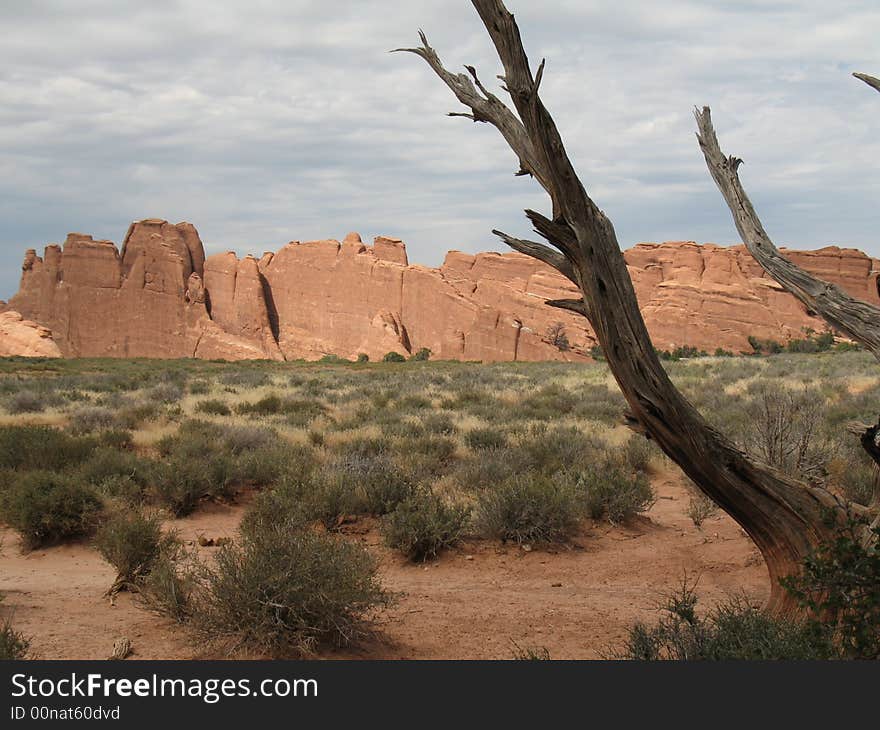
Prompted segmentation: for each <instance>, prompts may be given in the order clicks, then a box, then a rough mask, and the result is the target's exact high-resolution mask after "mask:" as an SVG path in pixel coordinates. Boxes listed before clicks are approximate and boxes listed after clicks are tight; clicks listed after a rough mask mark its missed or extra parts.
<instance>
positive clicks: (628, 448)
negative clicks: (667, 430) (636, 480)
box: [623, 436, 657, 474]
mask: <svg viewBox="0 0 880 730" xmlns="http://www.w3.org/2000/svg"><path fill="white" fill-rule="evenodd" d="M656 453H657V450H656V447H655V446H654V444H653V443H652V442H651V441H649V440H648V439H646V438H644V437H643V436H630V437H629V438H628V439H627V440H626V443H625V444H624V446H623V459H624V461H625V462H626V464H627V466H629V468H630V469H632V470H633V471H638V472H644V473H645V474H647V473H648V472H650V471H651V459H653V458H654V455H655V454H656Z"/></svg>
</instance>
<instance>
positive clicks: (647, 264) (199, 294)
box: [0, 219, 880, 361]
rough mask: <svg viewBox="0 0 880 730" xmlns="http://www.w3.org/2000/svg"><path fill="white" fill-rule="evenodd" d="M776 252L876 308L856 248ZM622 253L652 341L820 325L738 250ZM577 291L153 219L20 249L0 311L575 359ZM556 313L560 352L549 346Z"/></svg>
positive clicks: (522, 265)
mask: <svg viewBox="0 0 880 730" xmlns="http://www.w3.org/2000/svg"><path fill="white" fill-rule="evenodd" d="M788 255H790V256H791V257H792V259H793V260H794V261H795V262H796V263H798V264H799V265H801V266H803V267H804V268H806V269H808V270H810V271H813V272H815V273H817V274H818V275H820V276H822V277H823V278H826V279H828V280H830V281H833V282H834V283H836V284H839V285H840V286H842V287H843V288H844V289H846V290H847V291H849V292H850V293H851V294H853V295H855V296H858V297H860V298H862V299H865V300H867V301H869V302H872V303H875V304H880V297H878V289H877V286H878V282H877V276H878V274H877V270H876V269H877V268H878V267H876V266H875V264H876V263H877V262H876V261H875V260H874V259H871V258H869V257H868V256H865V255H864V254H862V253H861V252H859V251H856V250H855V249H839V248H836V247H830V248H825V249H820V250H818V251H809V252H798V251H790V252H788ZM625 258H626V261H627V265H628V268H629V271H630V275H631V277H632V279H633V283H634V285H635V289H636V294H637V296H638V298H639V302H640V304H641V307H642V311H643V314H644V316H645V321H646V323H647V325H648V329H649V331H650V332H651V335H652V337H653V339H654V344H655V345H656V346H657V347H658V348H660V349H672V348H674V347H677V346H679V345H690V346H694V347H697V348H699V349H704V350H708V351H710V352H711V351H713V350H714V349H715V348H717V347H723V348H724V349H727V350H732V351H734V352H739V351H747V350H749V349H750V348H749V345H748V340H747V338H748V337H749V335H754V336H756V337H758V338H759V339H776V340H779V341H783V342H784V341H785V340H787V339H789V338H790V337H794V336H800V335H801V333H802V330H803V328H805V327H811V328H813V329H815V330H822V329H824V323H823V322H822V321H821V320H819V319H817V318H815V317H812V316H810V315H809V314H808V313H807V312H806V311H805V310H804V307H803V306H802V305H801V304H800V303H799V302H798V301H797V300H796V299H794V297H792V296H790V295H789V294H787V293H786V292H784V291H783V290H782V289H781V288H780V287H779V286H778V285H777V284H776V283H775V282H773V281H772V280H770V279H769V278H768V277H767V276H766V275H765V274H764V272H763V271H762V270H761V268H760V267H759V266H758V265H757V264H756V263H755V262H754V261H753V259H752V258H751V256H749V254H748V252H747V251H746V250H745V249H744V248H743V247H742V246H735V247H731V248H724V247H720V246H715V245H712V244H706V245H702V246H701V245H697V244H696V243H693V242H672V243H664V244H650V243H645V244H639V245H637V246H635V247H634V248H632V249H630V250H628V251H626V252H625ZM574 297H577V291H576V289H575V287H574V286H573V285H572V284H571V283H570V282H568V281H567V280H566V279H565V278H563V277H562V276H560V275H559V274H557V273H556V272H555V271H553V270H551V269H549V268H548V267H546V266H545V265H543V264H541V263H539V262H537V261H535V260H533V259H531V258H529V257H527V256H523V255H520V254H516V253H510V254H498V253H481V254H477V255H469V254H464V253H461V252H457V251H450V252H449V254H448V255H447V256H446V260H445V261H444V263H443V265H442V266H441V267H440V268H436V269H433V268H428V267H424V266H418V265H409V264H408V260H407V255H406V248H405V246H404V244H403V242H402V241H400V240H398V239H393V238H385V237H382V236H380V237H377V238H376V239H375V241H374V243H373V244H372V245H367V244H365V243H364V242H363V241H362V240H361V238H360V236H359V235H358V234H357V233H349V234H348V235H347V236H346V237H345V238H344V240H343V241H342V242H339V241H336V240H323V241H309V242H305V243H298V242H292V243H289V244H287V245H286V246H284V247H283V248H282V249H281V250H280V251H278V252H277V253H265V254H263V256H262V257H261V258H260V259H259V260H257V259H255V258H253V257H251V256H246V257H245V258H243V259H239V258H238V257H237V256H236V255H235V254H234V253H232V252H227V253H218V254H214V255H212V256H209V257H207V258H205V254H204V249H203V247H202V243H201V240H200V239H199V236H198V233H197V232H196V230H195V228H194V227H193V226H192V225H191V224H189V223H178V224H171V223H168V222H167V221H163V220H158V219H150V220H145V221H140V222H137V223H134V224H132V226H131V228H130V229H129V231H128V234H127V235H126V237H125V240H124V242H123V245H122V250H121V252H120V251H118V250H117V249H116V246H115V245H113V244H112V243H111V242H109V241H95V240H93V239H92V238H91V237H90V236H85V235H82V234H70V235H69V236H68V238H67V240H66V242H65V244H64V247H63V249H62V248H61V247H59V246H57V245H54V244H53V245H49V246H47V247H46V250H45V253H44V255H43V257H42V258H41V257H40V256H38V255H37V253H36V252H35V251H33V250H29V251H27V252H26V254H25V259H24V263H23V264H22V278H21V287H20V290H19V292H18V293H17V294H16V295H15V296H14V297H13V298H12V299H11V300H10V302H9V304H8V305H5V307H4V306H3V305H2V304H0V310H2V309H4V308H5V309H7V310H12V311H7V312H6V314H5V315H4V317H6V316H7V315H9V316H12V317H13V319H14V316H18V315H13V312H17V313H20V314H21V316H23V317H24V318H26V319H28V320H33V322H34V323H38V325H39V326H41V327H44V328H47V329H45V330H41V332H42V334H40V335H39V336H38V337H37V340H41V341H43V345H45V344H47V343H48V344H53V345H54V346H55V348H56V349H57V350H58V351H59V353H60V354H62V355H64V356H90V357H93V356H110V357H136V356H143V357H204V358H220V359H230V360H233V359H264V358H268V359H289V360H291V359H300V358H301V359H308V360H314V359H318V358H320V357H322V356H323V355H328V354H333V355H338V356H341V357H345V358H351V359H353V358H355V357H357V356H358V355H359V354H361V353H364V354H366V355H368V356H369V357H370V359H371V360H377V359H380V358H381V357H383V356H384V355H385V354H386V353H388V352H392V351H393V352H399V353H400V354H402V355H409V354H411V353H414V352H416V351H418V350H419V349H421V348H423V347H427V348H429V349H430V350H431V351H432V353H433V357H434V358H435V359H456V360H462V359H465V360H483V361H497V360H580V359H585V358H586V356H587V353H588V352H589V349H590V347H591V346H592V345H593V344H595V338H594V336H593V333H592V332H591V331H590V329H589V328H588V326H586V322H585V320H584V319H583V318H581V317H579V316H577V315H575V314H572V313H570V312H565V311H562V310H557V309H551V308H550V307H547V306H546V304H545V303H544V302H545V301H546V300H547V299H566V298H574ZM13 319H10V320H9V322H10V325H9V326H10V327H11V323H12V322H13ZM556 322H562V323H563V325H564V327H565V333H566V335H567V338H568V340H569V343H570V345H571V347H570V349H568V350H565V351H561V350H559V349H558V348H557V347H555V346H554V345H552V344H551V343H550V342H549V341H548V336H547V331H548V329H549V328H550V326H551V325H553V324H554V323H556ZM19 329H20V327H19ZM30 330H34V326H31V327H30ZM34 331H36V330H34ZM49 332H51V338H52V339H51V340H50V339H49V337H48V333H49ZM22 337H32V335H22ZM4 339H5V340H7V341H8V342H10V343H11V342H12V341H13V340H12V339H9V338H8V337H6V336H5V335H4ZM53 340H54V342H53ZM16 341H18V340H16ZM0 347H2V345H0ZM7 347H11V345H10V346H7ZM15 347H17V348H20V347H24V345H22V346H19V345H16V346H15Z"/></svg>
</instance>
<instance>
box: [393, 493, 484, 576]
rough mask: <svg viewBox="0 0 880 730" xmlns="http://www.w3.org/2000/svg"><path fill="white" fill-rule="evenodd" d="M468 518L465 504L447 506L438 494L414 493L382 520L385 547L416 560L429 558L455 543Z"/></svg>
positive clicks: (420, 560) (468, 511)
mask: <svg viewBox="0 0 880 730" xmlns="http://www.w3.org/2000/svg"><path fill="white" fill-rule="evenodd" d="M469 517H470V509H468V508H467V507H462V506H456V505H452V506H450V505H447V504H446V503H445V502H444V501H443V500H442V499H440V498H439V497H438V496H437V495H435V494H433V493H431V492H428V491H420V492H416V493H415V494H413V495H412V496H410V497H408V498H406V499H405V500H403V501H402V502H401V503H400V504H398V505H397V507H396V508H395V509H394V511H393V512H390V513H389V514H388V515H386V517H385V518H384V520H383V522H382V534H383V536H384V538H385V544H386V545H388V547H391V548H394V549H396V550H400V552H402V553H403V554H404V555H405V556H406V557H407V558H409V559H410V560H412V561H415V562H423V561H425V560H431V559H433V558H435V557H437V555H438V554H439V553H440V552H441V551H443V550H445V549H446V548H449V547H452V546H453V545H455V544H456V543H457V542H458V541H459V539H460V538H461V535H462V533H463V531H464V528H465V526H466V525H467V522H468V519H469Z"/></svg>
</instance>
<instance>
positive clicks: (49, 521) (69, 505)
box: [0, 471, 102, 550]
mask: <svg viewBox="0 0 880 730" xmlns="http://www.w3.org/2000/svg"><path fill="white" fill-rule="evenodd" d="M101 507H102V505H101V500H100V499H98V497H97V496H95V494H94V493H93V492H92V491H91V490H89V489H88V488H86V487H84V486H83V485H82V483H81V482H80V481H79V480H77V479H74V478H73V477H70V476H67V475H64V474H57V473H55V472H50V471H30V472H27V473H24V474H21V475H18V476H17V478H16V479H15V480H14V481H13V482H12V483H11V484H9V485H7V487H6V489H5V490H4V491H3V493H2V494H0V517H2V518H3V521H4V522H6V523H7V524H8V525H10V526H11V527H12V528H14V529H15V530H16V531H17V532H18V533H19V534H20V535H21V539H22V544H23V546H24V548H25V549H28V550H33V549H35V548H38V547H42V546H44V545H51V544H54V543H58V542H62V541H65V540H72V539H76V538H80V537H84V536H86V535H88V534H90V533H91V532H92V530H93V529H94V527H95V525H96V522H97V519H98V515H99V514H100V512H101Z"/></svg>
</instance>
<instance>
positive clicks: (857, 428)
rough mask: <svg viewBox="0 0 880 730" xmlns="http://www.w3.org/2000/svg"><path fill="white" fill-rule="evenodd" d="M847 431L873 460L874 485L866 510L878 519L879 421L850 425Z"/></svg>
mask: <svg viewBox="0 0 880 730" xmlns="http://www.w3.org/2000/svg"><path fill="white" fill-rule="evenodd" d="M847 430H848V431H849V432H850V433H851V434H853V435H854V436H857V437H858V439H859V441H860V442H861V444H862V448H863V449H864V450H865V452H866V453H867V454H868V456H870V457H871V458H872V459H873V460H874V484H873V491H872V493H871V503H870V504H869V505H868V509H870V510H871V511H872V512H875V513H877V515H878V518H880V443H878V437H880V420H878V421H877V423H873V424H871V423H850V424H849V425H848V426H847Z"/></svg>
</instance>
